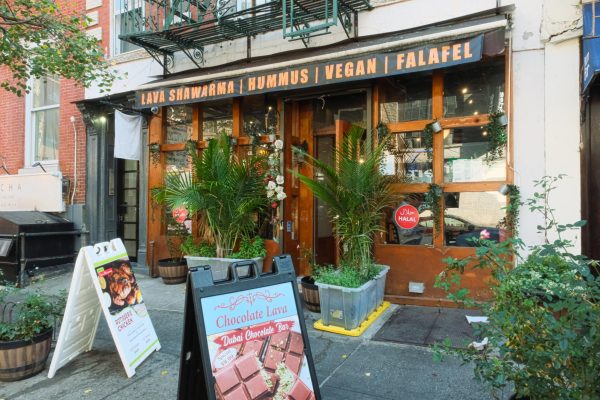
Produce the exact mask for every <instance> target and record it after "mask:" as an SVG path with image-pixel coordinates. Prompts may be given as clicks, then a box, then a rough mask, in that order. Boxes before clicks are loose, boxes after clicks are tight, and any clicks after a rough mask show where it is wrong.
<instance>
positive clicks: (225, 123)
mask: <svg viewBox="0 0 600 400" xmlns="http://www.w3.org/2000/svg"><path fill="white" fill-rule="evenodd" d="M232 132H233V104H232V101H231V100H224V101H219V102H212V103H206V104H203V105H202V139H203V140H209V139H212V138H214V137H216V136H217V135H218V134H221V133H224V134H226V135H231V134H232Z"/></svg>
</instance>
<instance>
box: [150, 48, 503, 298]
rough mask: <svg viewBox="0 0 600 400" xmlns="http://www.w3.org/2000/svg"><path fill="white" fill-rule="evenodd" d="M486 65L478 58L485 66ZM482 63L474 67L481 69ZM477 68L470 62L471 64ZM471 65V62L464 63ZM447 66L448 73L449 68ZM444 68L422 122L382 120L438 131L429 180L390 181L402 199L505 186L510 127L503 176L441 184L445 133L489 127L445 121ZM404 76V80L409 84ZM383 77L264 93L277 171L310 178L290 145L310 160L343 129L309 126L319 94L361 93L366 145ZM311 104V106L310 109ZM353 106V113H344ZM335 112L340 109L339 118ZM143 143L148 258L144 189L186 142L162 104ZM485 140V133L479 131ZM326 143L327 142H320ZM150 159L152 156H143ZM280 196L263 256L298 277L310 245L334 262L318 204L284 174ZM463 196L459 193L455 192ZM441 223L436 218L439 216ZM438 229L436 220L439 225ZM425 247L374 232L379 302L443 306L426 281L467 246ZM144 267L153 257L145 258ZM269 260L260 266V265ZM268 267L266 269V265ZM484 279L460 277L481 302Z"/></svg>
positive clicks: (240, 100)
mask: <svg viewBox="0 0 600 400" xmlns="http://www.w3.org/2000/svg"><path fill="white" fill-rule="evenodd" d="M504 57H506V56H505V55H502V56H500V57H496V58H495V59H494V62H495V63H496V65H503V66H504V69H505V72H504V82H503V84H504V90H503V95H504V98H503V102H502V104H503V108H504V112H505V113H506V114H507V115H510V105H511V100H510V92H511V91H510V87H511V82H508V81H507V78H508V77H509V76H510V74H509V73H508V66H509V63H508V62H503V58H504ZM487 61H489V60H486V62H487ZM483 63H484V62H482V64H483ZM478 64H480V63H475V64H474V65H475V66H477V65H478ZM472 66H473V65H472ZM457 68H460V67H454V68H452V69H451V70H452V71H455V70H456V69H457ZM447 71H448V70H447V69H438V70H434V71H430V72H429V73H430V76H428V79H431V89H430V90H431V95H430V99H427V101H430V107H431V109H430V114H431V117H430V118H427V119H414V118H413V119H411V120H407V121H400V122H397V121H392V122H386V126H387V128H388V131H389V132H390V133H391V134H402V133H405V132H418V131H422V130H423V129H424V128H425V127H426V125H428V124H429V123H431V122H433V121H438V122H439V123H440V124H441V126H442V127H443V129H444V134H434V136H433V157H432V162H431V166H432V177H431V181H430V182H416V183H398V184H396V185H395V187H394V189H395V190H396V191H397V192H399V193H404V194H411V193H412V194H414V193H417V194H419V193H420V194H425V193H426V192H427V191H428V187H429V183H435V184H437V185H440V186H441V187H442V188H443V192H444V194H456V193H459V194H463V193H465V194H468V193H492V192H497V191H498V189H499V188H500V187H501V186H502V185H503V184H505V183H512V182H513V168H512V165H513V164H512V163H513V157H512V140H511V137H510V132H512V130H511V129H510V126H509V127H508V132H509V139H508V145H507V147H506V149H505V154H506V157H505V160H506V168H505V174H504V178H503V179H496V180H489V179H488V180H482V181H477V180H472V181H466V182H451V181H450V182H448V181H445V178H444V176H445V175H444V174H445V171H444V169H445V163H446V162H447V161H446V160H445V156H444V154H445V151H446V149H445V146H447V144H445V140H446V136H447V132H450V130H451V129H454V128H461V129H462V128H469V127H481V129H483V127H484V126H485V125H486V124H487V123H488V122H489V113H488V112H487V111H485V110H484V111H482V112H481V113H479V112H475V113H473V114H471V115H468V116H467V115H463V116H445V103H444V102H445V98H444V96H445V93H447V92H448V90H449V89H448V88H447V86H445V85H448V81H447V80H445V78H446V77H447V76H448V75H447ZM410 78H411V76H410V75H407V76H405V78H404V79H410ZM389 82H390V81H389V80H388V78H381V79H372V80H365V81H361V82H353V83H348V84H337V85H335V86H326V87H319V88H311V89H306V90H295V91H284V92H278V93H275V94H274V95H271V97H270V98H271V100H272V101H274V102H275V104H276V108H277V116H278V120H277V132H278V138H280V139H282V140H283V141H284V151H283V160H284V170H285V171H290V170H297V171H299V172H300V173H302V174H305V175H311V174H312V173H313V171H312V168H311V166H310V165H309V164H308V163H305V162H303V161H302V160H298V159H297V158H296V156H295V155H294V154H293V152H292V146H300V147H303V148H304V149H305V150H306V151H307V152H308V153H310V154H313V155H315V156H316V155H317V143H335V145H337V144H339V143H340V141H341V138H342V135H343V134H344V132H345V131H347V129H348V128H349V126H350V124H349V123H348V122H347V121H344V120H343V119H338V120H335V121H334V122H333V123H330V124H329V123H327V124H325V125H323V124H319V125H318V126H317V124H315V121H316V118H317V115H316V114H319V113H320V112H321V110H319V105H320V104H321V103H320V102H322V105H323V106H322V109H323V110H324V109H325V103H326V101H328V97H327V96H332V95H335V94H339V97H342V98H343V97H344V96H345V93H361V96H362V95H364V98H365V99H366V104H365V107H364V110H365V111H366V113H365V120H366V121H365V122H366V127H367V132H369V133H370V134H372V135H373V140H377V139H376V137H377V135H376V129H375V127H377V126H378V125H379V124H380V122H382V118H381V107H382V104H383V100H382V99H383V97H384V91H385V90H388V91H389ZM244 99H245V98H244V97H236V98H233V99H232V100H231V102H232V103H231V104H232V105H231V110H232V112H231V118H232V126H231V136H232V137H233V138H235V139H237V147H238V149H239V151H240V152H243V151H244V150H243V149H245V148H247V147H248V145H249V144H250V143H251V138H250V137H249V136H248V135H247V134H246V132H244ZM315 104H317V106H315ZM191 106H192V110H193V112H192V127H191V128H192V129H191V139H192V140H195V141H197V145H196V146H197V150H198V151H202V149H204V148H205V147H206V145H207V142H206V141H205V140H204V139H205V137H204V136H203V132H202V126H203V124H202V115H203V112H202V109H203V107H205V106H206V103H194V104H191ZM352 109H354V108H352ZM339 115H341V112H340V113H339ZM149 132H150V133H149V134H150V136H149V138H150V140H149V142H150V143H157V144H158V145H159V146H160V159H159V160H157V161H158V162H154V163H153V162H152V161H150V163H149V166H150V167H149V176H148V187H149V200H148V204H149V205H150V206H149V211H148V241H149V242H151V241H152V242H154V246H155V247H154V248H155V251H154V258H155V259H158V258H160V257H166V256H167V254H166V247H165V231H164V230H165V228H164V223H163V222H162V221H163V218H162V217H161V215H160V214H161V213H162V212H163V211H162V209H161V207H158V206H157V205H155V203H154V202H153V201H152V198H151V191H152V188H154V187H158V186H160V184H161V183H162V180H163V176H164V172H165V168H166V154H167V153H169V152H173V151H182V150H184V149H185V146H186V143H183V142H182V143H175V144H166V143H165V142H166V141H165V135H166V113H165V107H162V108H161V110H160V112H159V113H158V114H156V115H155V116H153V117H152V119H151V122H150V125H149ZM483 134H484V135H485V132H483ZM323 138H329V139H323ZM260 140H261V141H262V142H265V143H266V142H267V141H268V136H267V135H262V136H260ZM151 157H152V156H151ZM285 178H286V180H285V192H286V193H287V195H288V197H287V198H286V199H285V200H284V201H283V202H282V203H283V204H282V208H280V215H281V216H282V220H281V225H280V226H279V229H275V230H274V231H276V232H279V235H277V237H275V238H274V239H275V240H270V241H267V246H268V252H269V257H268V258H270V256H272V255H274V254H278V253H280V252H283V253H289V254H291V255H292V257H293V259H294V265H295V266H296V272H297V274H298V275H306V274H310V264H309V258H310V257H311V255H312V257H315V248H317V246H318V248H319V249H320V250H319V253H321V255H323V253H329V254H327V255H326V256H325V257H324V259H326V260H332V261H337V259H338V257H339V255H338V250H337V242H336V241H335V238H334V237H333V236H332V235H331V236H323V237H319V236H318V234H316V233H315V231H316V229H317V227H316V224H318V220H319V218H318V217H317V212H318V210H317V208H318V205H317V203H316V202H315V199H314V198H313V196H312V193H311V192H310V191H309V190H308V189H307V188H306V187H304V186H303V185H300V184H299V182H298V181H297V180H296V179H294V178H293V176H292V175H291V174H290V173H289V172H286V173H285ZM463 196H466V195H463ZM442 218H443V216H442ZM441 225H442V227H444V226H445V224H444V221H443V220H442V223H441ZM430 234H431V237H432V239H431V243H430V244H426V245H405V244H400V243H395V244H391V243H388V242H387V241H386V237H385V235H384V234H383V233H382V234H381V235H380V236H379V237H377V238H376V244H375V249H374V253H375V257H376V260H377V261H378V262H380V263H382V264H386V265H389V266H390V267H391V269H390V272H389V274H388V278H387V284H386V298H387V299H388V300H391V301H393V302H396V303H405V304H423V305H441V304H443V305H451V304H450V303H449V302H447V301H446V300H443V299H444V297H445V295H444V293H443V292H442V291H441V290H438V289H434V288H433V284H434V282H435V278H436V276H437V275H438V274H439V273H440V272H441V271H442V269H443V263H442V259H443V258H445V257H449V256H452V257H464V256H467V255H471V254H473V253H474V248H472V247H461V246H458V245H452V246H450V245H448V240H447V238H445V236H444V232H433V228H432V232H430ZM316 258H317V260H319V257H316ZM148 263H149V264H152V263H153V260H148ZM269 264H270V262H269V261H267V265H269ZM267 268H268V267H267ZM487 279H488V276H486V275H484V274H481V273H477V274H475V273H467V274H466V276H465V279H464V282H465V283H466V285H467V286H468V287H469V288H471V289H472V290H473V291H474V292H476V293H477V294H478V295H480V296H482V297H485V295H486V294H485V293H486V289H487ZM409 282H420V283H424V285H425V288H426V292H425V293H424V294H411V293H409V291H408V286H409Z"/></svg>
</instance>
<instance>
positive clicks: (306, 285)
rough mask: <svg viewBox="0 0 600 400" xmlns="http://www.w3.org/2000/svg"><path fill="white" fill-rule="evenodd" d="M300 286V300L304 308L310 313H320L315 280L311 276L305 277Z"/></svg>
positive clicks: (317, 288)
mask: <svg viewBox="0 0 600 400" xmlns="http://www.w3.org/2000/svg"><path fill="white" fill-rule="evenodd" d="M300 284H301V285H302V300H303V301H304V307H306V309H307V310H310V311H312V312H317V313H320V312H321V303H320V298H319V287H318V286H317V285H315V280H314V279H313V278H312V277H311V276H305V277H304V278H302V279H301V280H300Z"/></svg>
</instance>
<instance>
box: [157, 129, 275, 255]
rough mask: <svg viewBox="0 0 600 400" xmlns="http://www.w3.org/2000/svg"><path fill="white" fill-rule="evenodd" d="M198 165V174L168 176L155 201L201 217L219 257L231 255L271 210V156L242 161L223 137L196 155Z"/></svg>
mask: <svg viewBox="0 0 600 400" xmlns="http://www.w3.org/2000/svg"><path fill="white" fill-rule="evenodd" d="M192 166H193V168H192V173H179V172H171V173H168V174H167V175H166V177H165V185H164V186H163V187H162V188H159V189H157V190H155V191H154V192H153V194H154V197H155V199H156V201H157V202H159V203H164V204H166V205H167V206H168V207H170V208H177V207H184V208H185V209H186V210H187V211H188V212H189V213H190V216H193V215H196V214H198V215H199V216H200V222H201V223H200V227H201V230H202V231H201V232H200V237H203V238H204V237H210V238H211V239H212V240H213V241H214V243H215V245H216V250H217V257H228V256H229V255H230V254H231V252H232V251H233V248H234V247H235V245H236V243H238V241H239V240H240V239H241V237H242V236H244V235H249V234H250V233H251V232H253V231H254V230H255V229H256V214H257V213H258V212H259V211H260V210H264V209H265V208H266V206H267V204H266V203H267V196H266V191H265V186H264V174H265V171H266V163H265V158H264V157H262V156H256V155H253V156H250V157H246V158H243V159H242V158H238V157H237V156H236V154H235V152H234V151H233V150H232V149H231V147H230V146H229V143H228V139H227V135H225V134H223V133H222V134H220V135H219V136H218V137H217V138H214V139H211V140H210V141H209V143H208V147H207V148H206V149H205V150H204V151H202V153H201V154H200V155H197V154H192Z"/></svg>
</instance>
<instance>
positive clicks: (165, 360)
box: [0, 269, 492, 400]
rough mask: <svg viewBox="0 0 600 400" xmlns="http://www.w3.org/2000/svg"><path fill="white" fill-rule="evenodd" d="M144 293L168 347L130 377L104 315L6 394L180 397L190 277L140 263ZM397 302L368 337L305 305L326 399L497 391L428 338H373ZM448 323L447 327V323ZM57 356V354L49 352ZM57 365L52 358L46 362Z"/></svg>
mask: <svg viewBox="0 0 600 400" xmlns="http://www.w3.org/2000/svg"><path fill="white" fill-rule="evenodd" d="M136 276H137V278H138V282H139V284H140V287H141V288H142V291H143V295H144V301H145V303H146V305H147V307H148V310H149V313H150V316H151V317H152V322H153V324H154V327H155V329H156V332H157V334H158V338H159V340H160V343H161V346H162V349H161V350H160V351H159V352H156V353H154V354H152V355H151V356H150V357H149V358H148V359H147V360H146V361H144V363H142V365H141V366H139V367H138V369H137V371H136V374H135V375H134V376H133V377H132V378H130V379H128V378H127V376H126V374H125V371H124V369H123V367H122V364H121V361H120V359H119V356H118V354H117V351H116V348H115V345H114V344H113V342H112V338H111V336H110V332H109V330H108V327H107V326H106V323H105V322H104V319H103V318H101V322H100V327H99V330H98V334H97V336H96V340H95V343H94V348H93V350H92V351H90V352H89V353H86V354H83V355H81V356H79V357H78V358H76V359H75V360H74V361H73V362H72V363H70V364H68V365H67V366H65V367H63V368H62V369H60V370H58V372H57V373H56V376H55V377H54V378H53V379H48V378H47V373H48V370H47V368H46V370H45V371H43V372H42V373H41V374H39V375H37V376H35V377H32V378H29V379H27V380H24V381H20V382H13V383H2V384H1V385H0V400H13V399H14V400H17V399H19V400H40V399H61V400H62V399H64V400H82V399H85V400H87V399H90V400H92V399H144V400H153V399H156V400H164V399H175V398H176V394H177V383H178V371H179V353H180V350H181V349H180V347H181V338H182V329H183V304H184V298H185V284H180V285H165V284H163V283H162V281H161V279H151V278H149V277H148V276H147V274H145V273H144V270H143V269H139V270H137V269H136ZM70 281H71V274H65V275H60V276H56V277H53V278H50V279H47V280H45V281H44V282H43V283H42V285H43V286H44V287H45V288H46V289H48V290H50V291H58V290H60V289H63V288H66V289H68V287H69V284H70ZM394 310H398V306H392V307H390V309H388V310H387V311H386V313H385V314H384V315H383V316H382V317H381V318H380V319H379V320H378V321H377V322H376V323H375V324H374V326H372V327H370V328H369V329H368V330H367V331H366V332H365V333H364V334H363V336H362V337H359V338H351V337H346V336H340V335H336V334H330V333H326V332H321V331H316V330H314V329H313V328H312V324H313V322H314V320H315V318H317V317H318V315H317V314H313V313H309V312H307V313H305V318H306V321H307V326H308V328H309V332H308V334H309V339H310V346H311V349H312V353H313V357H314V362H315V366H316V370H317V376H318V380H319V385H320V387H321V394H322V397H323V399H326V400H354V399H356V400H359V399H360V400H370V399H403V400H411V399H414V400H421V399H423V400H424V399H427V400H433V399H444V400H447V399H457V400H458V399H465V400H467V399H473V400H481V399H491V398H492V397H491V396H490V394H489V391H488V390H487V389H486V388H485V387H484V386H483V385H482V384H479V383H478V382H476V381H475V380H474V377H473V369H472V367H471V366H468V365H466V366H461V362H460V361H459V360H452V359H446V360H445V361H444V362H443V363H437V362H434V361H433V357H432V353H431V351H430V350H429V349H428V348H427V347H424V346H418V345H407V344H399V343H393V342H380V341H375V340H373V336H374V335H375V333H376V332H377V331H378V330H379V329H380V328H381V326H382V325H383V323H384V322H385V321H386V319H388V318H390V316H391V315H392V314H393V313H394ZM441 329H443V327H441ZM50 357H52V354H50ZM49 365H50V360H48V363H47V364H46V367H48V366H49Z"/></svg>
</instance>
